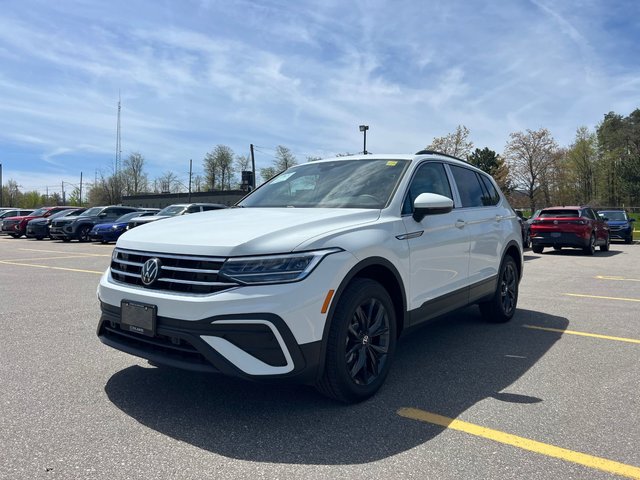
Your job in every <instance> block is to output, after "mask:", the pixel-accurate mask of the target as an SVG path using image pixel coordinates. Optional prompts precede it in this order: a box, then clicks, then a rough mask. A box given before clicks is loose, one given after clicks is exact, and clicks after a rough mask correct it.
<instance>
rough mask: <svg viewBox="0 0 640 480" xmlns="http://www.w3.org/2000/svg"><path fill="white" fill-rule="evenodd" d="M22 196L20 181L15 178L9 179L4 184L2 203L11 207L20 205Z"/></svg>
mask: <svg viewBox="0 0 640 480" xmlns="http://www.w3.org/2000/svg"><path fill="white" fill-rule="evenodd" d="M21 198H22V192H20V186H19V185H18V182H16V181H15V180H13V179H9V180H8V181H7V183H5V184H4V185H2V203H3V205H8V206H10V207H18V206H19V204H20V199H21Z"/></svg>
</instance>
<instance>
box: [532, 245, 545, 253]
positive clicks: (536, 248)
mask: <svg viewBox="0 0 640 480" xmlns="http://www.w3.org/2000/svg"><path fill="white" fill-rule="evenodd" d="M531 250H533V253H542V251H543V250H544V247H541V246H540V245H534V246H533V247H531Z"/></svg>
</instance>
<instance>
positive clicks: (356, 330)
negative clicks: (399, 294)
mask: <svg viewBox="0 0 640 480" xmlns="http://www.w3.org/2000/svg"><path fill="white" fill-rule="evenodd" d="M396 340H397V339H396V318H395V310H394V308H393V302H392V301H391V297H390V296H389V294H388V293H387V291H386V290H385V289H384V287H382V285H380V284H379V283H378V282H376V281H374V280H370V279H365V278H357V279H355V280H353V281H352V283H351V284H350V285H349V286H348V287H347V288H346V289H345V291H344V292H343V293H342V295H341V296H340V298H339V299H338V303H337V305H336V309H335V311H334V313H333V316H332V319H331V327H330V329H329V337H328V343H327V355H326V361H325V367H324V374H323V376H322V378H321V379H320V381H319V382H318V384H317V385H316V387H317V388H318V390H319V391H320V392H321V393H323V394H324V395H326V396H328V397H330V398H333V399H335V400H339V401H342V402H345V403H352V402H359V401H362V400H365V399H366V398H368V397H370V396H371V395H373V394H374V393H375V392H376V391H377V390H378V389H379V388H380V386H381V385H382V383H383V382H384V379H385V378H386V376H387V373H388V372H389V367H390V364H391V359H392V357H393V353H394V352H395V347H396Z"/></svg>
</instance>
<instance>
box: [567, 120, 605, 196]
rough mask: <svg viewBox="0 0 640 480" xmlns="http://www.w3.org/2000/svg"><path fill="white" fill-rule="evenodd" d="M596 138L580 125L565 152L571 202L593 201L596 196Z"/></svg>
mask: <svg viewBox="0 0 640 480" xmlns="http://www.w3.org/2000/svg"><path fill="white" fill-rule="evenodd" d="M597 161H598V150H597V138H596V136H595V134H593V133H591V132H589V129H588V128H587V127H580V128H578V130H577V131H576V137H575V140H574V142H573V143H572V144H571V146H570V147H569V149H568V150H567V152H566V162H565V163H564V165H565V167H566V170H567V172H566V175H567V180H568V181H567V188H568V189H571V190H572V191H573V192H574V195H573V198H572V202H571V203H577V204H588V203H593V202H594V201H595V200H596V198H597V195H596V166H597Z"/></svg>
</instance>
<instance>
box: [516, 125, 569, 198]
mask: <svg viewBox="0 0 640 480" xmlns="http://www.w3.org/2000/svg"><path fill="white" fill-rule="evenodd" d="M509 137H510V140H509V141H508V142H507V145H506V147H505V152H504V156H505V158H506V159H507V161H508V164H509V169H510V171H511V174H512V177H513V181H514V184H515V185H516V187H517V188H522V189H523V190H524V191H525V193H526V195H527V196H528V197H529V206H530V208H531V211H535V207H536V201H537V196H538V194H539V193H540V192H544V193H545V197H546V201H547V202H548V201H549V191H550V185H549V182H550V175H551V173H552V168H553V164H554V158H553V153H554V152H555V151H556V150H557V149H558V144H557V143H556V141H555V140H554V138H553V136H552V135H551V132H549V130H547V129H546V128H541V129H540V130H535V131H533V130H529V129H527V131H526V132H514V133H511V134H510V135H509Z"/></svg>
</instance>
